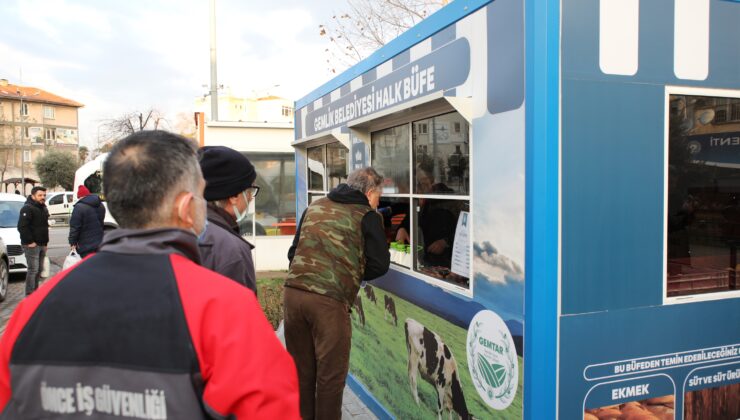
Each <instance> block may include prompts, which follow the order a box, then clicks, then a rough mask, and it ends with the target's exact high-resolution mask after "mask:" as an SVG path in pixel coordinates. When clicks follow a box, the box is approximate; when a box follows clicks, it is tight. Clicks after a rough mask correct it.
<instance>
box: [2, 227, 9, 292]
mask: <svg viewBox="0 0 740 420" xmlns="http://www.w3.org/2000/svg"><path fill="white" fill-rule="evenodd" d="M9 277H10V273H9V272H8V251H7V248H6V246H5V242H3V239H2V238H0V302H2V301H4V300H5V297H6V296H8V279H9Z"/></svg>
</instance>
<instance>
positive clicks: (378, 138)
mask: <svg viewBox="0 0 740 420" xmlns="http://www.w3.org/2000/svg"><path fill="white" fill-rule="evenodd" d="M409 140H410V139H409V125H408V124H404V125H399V126H398V127H392V128H388V129H385V130H382V131H376V132H374V133H372V136H371V143H372V154H371V155H372V167H373V168H374V169H375V170H376V171H378V173H379V174H381V175H383V177H384V178H385V179H384V180H383V193H384V194H408V193H409V192H410V191H409V169H410V165H409Z"/></svg>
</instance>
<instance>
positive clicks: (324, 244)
mask: <svg viewBox="0 0 740 420" xmlns="http://www.w3.org/2000/svg"><path fill="white" fill-rule="evenodd" d="M288 258H289V259H290V261H291V264H290V272H289V274H288V278H287V279H286V281H285V286H286V287H293V288H296V289H302V290H306V291H309V292H313V293H318V294H321V295H325V296H328V297H331V298H333V299H336V300H338V301H340V302H342V303H344V304H346V305H348V306H351V305H352V302H354V300H355V297H356V296H357V291H358V290H359V288H360V283H361V282H362V280H372V279H375V278H377V277H380V276H382V275H383V274H385V273H386V272H387V271H388V267H389V265H390V254H389V252H388V244H387V243H386V240H385V232H384V229H383V222H382V220H381V218H380V215H378V214H377V213H376V212H375V211H374V210H373V209H372V208H371V207H370V205H369V203H368V201H367V197H365V195H364V194H363V193H362V192H360V191H357V190H353V189H351V188H350V187H349V186H347V185H346V184H340V185H339V186H338V187H337V188H335V189H334V190H332V191H331V192H330V193H329V196H328V197H326V198H322V199H320V200H317V201H315V202H313V203H312V204H311V205H310V206H309V207H308V209H306V211H305V212H304V213H303V216H302V217H301V221H300V223H299V225H298V230H297V231H296V235H295V238H294V239H293V245H292V246H291V247H290V250H289V251H288Z"/></svg>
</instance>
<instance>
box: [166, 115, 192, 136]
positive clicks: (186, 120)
mask: <svg viewBox="0 0 740 420" xmlns="http://www.w3.org/2000/svg"><path fill="white" fill-rule="evenodd" d="M172 131H173V132H175V133H177V134H179V135H181V136H183V137H187V138H189V139H192V140H195V137H196V132H197V129H196V127H195V118H194V117H193V114H192V113H187V112H180V113H178V114H177V115H175V122H174V123H173V127H172Z"/></svg>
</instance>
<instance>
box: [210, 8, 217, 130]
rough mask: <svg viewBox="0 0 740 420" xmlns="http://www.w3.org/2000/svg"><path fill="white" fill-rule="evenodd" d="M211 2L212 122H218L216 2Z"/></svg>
mask: <svg viewBox="0 0 740 420" xmlns="http://www.w3.org/2000/svg"><path fill="white" fill-rule="evenodd" d="M210 2H211V121H218V80H217V79H218V78H217V74H216V0H210Z"/></svg>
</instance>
